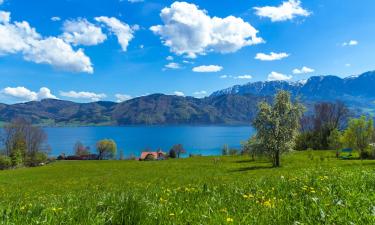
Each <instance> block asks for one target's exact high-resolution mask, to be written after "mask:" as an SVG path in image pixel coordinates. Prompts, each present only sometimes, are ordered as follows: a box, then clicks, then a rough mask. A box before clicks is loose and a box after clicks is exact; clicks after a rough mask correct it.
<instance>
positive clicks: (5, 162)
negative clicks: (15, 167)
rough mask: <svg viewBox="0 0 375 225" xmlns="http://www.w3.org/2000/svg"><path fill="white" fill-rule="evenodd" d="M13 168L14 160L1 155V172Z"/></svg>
mask: <svg viewBox="0 0 375 225" xmlns="http://www.w3.org/2000/svg"><path fill="white" fill-rule="evenodd" d="M11 166H12V160H11V158H9V157H8V156H5V155H0V170H5V169H9V168H10V167H11Z"/></svg>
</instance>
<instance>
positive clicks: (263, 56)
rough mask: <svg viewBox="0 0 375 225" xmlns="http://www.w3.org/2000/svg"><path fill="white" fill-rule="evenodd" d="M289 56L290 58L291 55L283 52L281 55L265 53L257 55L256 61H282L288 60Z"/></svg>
mask: <svg viewBox="0 0 375 225" xmlns="http://www.w3.org/2000/svg"><path fill="white" fill-rule="evenodd" d="M288 56H289V54H287V53H285V52H281V53H275V52H271V53H270V54H268V55H267V54H265V53H258V54H256V56H255V59H258V60H261V61H274V60H281V59H283V58H286V57H288Z"/></svg>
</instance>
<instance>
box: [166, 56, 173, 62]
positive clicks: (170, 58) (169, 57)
mask: <svg viewBox="0 0 375 225" xmlns="http://www.w3.org/2000/svg"><path fill="white" fill-rule="evenodd" d="M165 59H166V60H168V61H172V60H173V56H170V55H169V56H167V58H165Z"/></svg>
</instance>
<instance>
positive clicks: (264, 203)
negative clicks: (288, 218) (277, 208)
mask: <svg viewBox="0 0 375 225" xmlns="http://www.w3.org/2000/svg"><path fill="white" fill-rule="evenodd" d="M263 205H264V206H266V207H268V208H271V207H272V203H271V200H267V201H265V202H263Z"/></svg>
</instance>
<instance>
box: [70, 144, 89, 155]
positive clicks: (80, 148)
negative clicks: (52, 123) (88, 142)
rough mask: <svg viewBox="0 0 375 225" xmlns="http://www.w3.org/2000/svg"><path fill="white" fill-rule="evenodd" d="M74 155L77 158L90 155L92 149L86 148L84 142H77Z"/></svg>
mask: <svg viewBox="0 0 375 225" xmlns="http://www.w3.org/2000/svg"><path fill="white" fill-rule="evenodd" d="M74 154H75V155H76V156H82V155H89V154H90V147H88V146H84V145H83V144H82V142H80V141H77V142H76V143H75V145H74Z"/></svg>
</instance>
